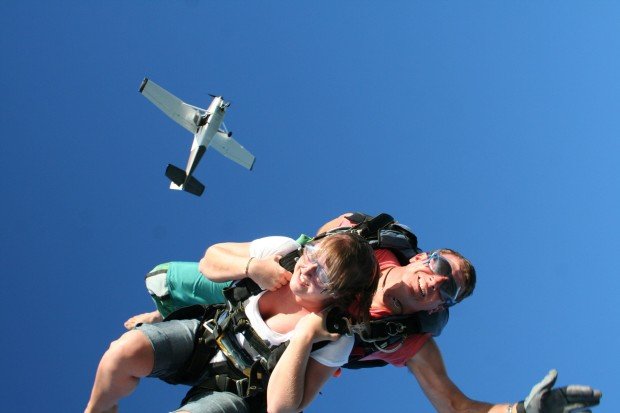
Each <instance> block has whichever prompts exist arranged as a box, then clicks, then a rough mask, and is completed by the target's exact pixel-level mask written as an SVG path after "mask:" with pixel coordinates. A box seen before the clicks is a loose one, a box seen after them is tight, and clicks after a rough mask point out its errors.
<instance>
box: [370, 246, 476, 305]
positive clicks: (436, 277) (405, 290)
mask: <svg viewBox="0 0 620 413" xmlns="http://www.w3.org/2000/svg"><path fill="white" fill-rule="evenodd" d="M441 256H442V257H443V258H444V259H445V260H447V262H448V263H449V264H450V267H451V268H452V276H453V277H454V282H455V283H456V288H460V289H461V290H462V288H463V285H464V281H465V280H464V276H463V273H462V271H461V268H462V261H461V259H459V258H458V257H456V256H454V255H452V254H449V253H445V254H441ZM428 258H429V254H427V253H421V254H418V255H416V256H414V257H413V258H411V260H410V262H409V264H408V265H407V266H406V267H402V268H400V269H399V271H394V270H396V268H395V269H394V270H393V271H391V272H390V273H389V274H388V275H387V277H386V278H385V279H384V280H382V281H385V284H384V287H383V297H382V298H383V299H382V301H383V305H384V306H385V307H387V308H388V309H389V310H390V312H392V313H393V314H412V313H415V312H418V311H428V312H429V313H432V312H435V311H437V310H440V309H442V308H444V307H445V306H446V305H445V304H446V303H450V300H449V299H448V300H447V299H446V290H448V288H446V287H447V286H448V285H449V283H450V282H451V280H450V277H449V276H445V275H440V274H438V272H440V273H441V272H442V271H441V270H440V267H438V266H436V265H433V264H432V263H429V260H428ZM437 270H439V271H437ZM392 273H394V274H392ZM384 277H385V275H384ZM444 283H445V284H446V286H444V288H443V290H444V291H443V293H442V285H443V284H444ZM452 287H454V285H453V286H452ZM450 290H452V291H454V288H451V289H450Z"/></svg>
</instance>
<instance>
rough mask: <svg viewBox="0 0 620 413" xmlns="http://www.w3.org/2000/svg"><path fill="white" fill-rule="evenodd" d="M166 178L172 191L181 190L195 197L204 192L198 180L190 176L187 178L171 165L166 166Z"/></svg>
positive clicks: (179, 169)
mask: <svg viewBox="0 0 620 413" xmlns="http://www.w3.org/2000/svg"><path fill="white" fill-rule="evenodd" d="M166 176H167V177H168V179H170V180H171V181H172V184H173V185H170V187H171V188H172V189H182V190H184V191H186V192H189V193H190V194H194V195H196V196H200V195H202V193H203V192H204V190H205V186H204V185H203V184H202V183H200V181H198V179H196V178H194V177H193V176H191V175H190V176H189V177H188V176H187V175H186V173H185V171H184V170H183V169H181V168H178V167H176V166H174V165H172V164H168V167H167V168H166Z"/></svg>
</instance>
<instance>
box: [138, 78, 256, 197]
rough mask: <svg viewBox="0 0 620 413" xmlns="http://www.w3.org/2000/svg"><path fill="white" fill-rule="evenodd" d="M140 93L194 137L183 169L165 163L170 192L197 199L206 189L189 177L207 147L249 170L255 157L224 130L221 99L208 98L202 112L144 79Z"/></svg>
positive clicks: (223, 102) (223, 103)
mask: <svg viewBox="0 0 620 413" xmlns="http://www.w3.org/2000/svg"><path fill="white" fill-rule="evenodd" d="M140 93H142V94H143V95H144V97H146V98H147V99H148V100H150V101H151V103H153V104H154V105H155V106H157V107H158V108H159V109H161V110H162V111H163V112H164V113H165V114H166V115H168V116H169V117H170V118H171V119H172V120H174V121H175V122H177V123H178V124H179V125H181V126H183V127H184V128H185V129H187V130H188V131H190V132H192V133H193V134H194V142H193V144H192V148H191V150H190V153H189V160H188V161H187V167H186V168H185V170H183V169H181V168H178V167H176V166H174V165H172V164H168V167H167V168H166V176H167V177H168V179H170V180H171V181H172V182H171V184H170V189H176V190H183V191H186V192H189V193H190V194H194V195H197V196H200V195H202V193H203V191H204V189H205V186H204V185H203V184H202V183H200V182H199V181H198V180H197V179H196V178H194V176H193V175H192V174H193V173H194V170H195V169H196V166H198V163H199V162H200V159H201V158H202V155H204V153H205V151H206V150H207V147H209V146H212V147H213V148H215V149H217V151H218V152H220V153H221V154H222V155H224V156H225V157H227V158H229V159H231V160H233V161H235V162H237V163H238V164H239V165H241V166H243V167H245V168H247V169H249V170H252V167H253V166H254V161H255V157H254V155H252V154H251V153H250V152H248V151H247V149H245V148H244V147H243V146H241V145H239V143H237V141H235V140H234V139H233V138H232V137H231V136H232V132H229V131H228V130H227V129H226V126H225V125H224V122H223V121H224V115H225V114H226V109H227V108H228V107H229V106H230V102H226V101H224V99H223V98H222V97H221V96H213V95H210V96H212V97H213V101H211V104H210V105H209V108H208V109H207V110H204V109H201V108H198V107H195V106H192V105H188V104H187V103H185V102H183V101H181V100H180V99H179V98H177V97H176V96H174V95H173V94H171V93H170V92H168V91H167V90H165V89H164V88H162V87H161V86H159V85H157V84H156V83H155V82H153V81H152V80H150V79H148V78H146V77H145V78H144V80H143V81H142V84H141V85H140Z"/></svg>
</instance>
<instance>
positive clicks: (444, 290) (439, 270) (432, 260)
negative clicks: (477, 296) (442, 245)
mask: <svg viewBox="0 0 620 413" xmlns="http://www.w3.org/2000/svg"><path fill="white" fill-rule="evenodd" d="M424 264H426V265H427V266H428V268H430V270H431V271H432V272H433V273H435V274H437V275H441V276H444V277H448V280H447V281H445V282H443V283H441V285H440V286H439V294H440V295H441V299H442V300H443V304H444V305H445V306H446V307H452V306H453V305H455V304H456V303H457V301H456V297H458V295H459V291H461V287H459V285H458V284H457V283H456V280H455V279H454V275H452V266H451V265H450V262H449V261H448V260H447V259H445V258H444V257H443V256H442V255H441V254H440V253H439V251H434V252H432V253H431V254H430V255H429V256H428V258H427V259H426V260H425V261H424Z"/></svg>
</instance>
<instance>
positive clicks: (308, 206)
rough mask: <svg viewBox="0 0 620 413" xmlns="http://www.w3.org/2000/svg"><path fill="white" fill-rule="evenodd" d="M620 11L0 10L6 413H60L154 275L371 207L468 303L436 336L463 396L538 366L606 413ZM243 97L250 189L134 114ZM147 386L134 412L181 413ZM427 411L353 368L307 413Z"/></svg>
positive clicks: (411, 6) (235, 108) (614, 275)
mask: <svg viewBox="0 0 620 413" xmlns="http://www.w3.org/2000/svg"><path fill="white" fill-rule="evenodd" d="M619 21H620V5H619V4H618V3H616V2H611V1H598V2H585V1H581V2H576V1H562V2H560V1H519V2H495V1H472V2H447V1H441V2H428V1H423V2H422V1H420V2H418V1H406V2H405V1H402V2H400V1H394V2H384V3H379V2H370V1H362V2H352V1H343V2H325V1H315V2H285V1H265V2H260V4H259V3H252V2H249V3H248V2H240V1H229V2H221V1H220V2H215V1H209V2H205V1H189V0H188V1H178V2H164V1H131V2H121V1H110V2H77V1H76V2H63V3H54V2H51V3H50V2H43V1H38V2H33V1H20V2H17V1H5V2H2V4H1V5H0V52H1V55H2V62H3V63H2V65H0V75H1V76H0V91H1V94H2V104H1V105H2V111H0V128H1V129H0V130H1V131H2V132H1V133H2V150H1V151H0V160H1V162H2V166H3V170H4V177H3V180H2V184H0V185H1V186H2V194H3V200H2V204H1V206H0V208H1V210H2V216H3V229H2V231H1V232H0V242H1V253H0V256H1V264H2V267H3V269H4V273H5V276H4V277H3V279H4V282H3V287H4V296H5V298H4V302H5V306H6V307H5V311H4V312H3V315H2V320H3V323H4V325H5V326H8V328H7V329H5V331H4V332H3V334H2V338H1V339H0V340H1V341H0V342H1V343H2V350H3V351H2V352H3V357H2V360H3V365H4V370H3V376H4V378H5V380H4V382H5V384H4V385H3V391H2V393H3V394H4V396H3V397H2V399H3V410H7V411H9V410H17V409H19V410H22V411H50V412H74V411H80V410H81V409H82V408H83V407H84V406H85V404H86V401H87V399H88V395H89V392H90V387H91V384H92V380H93V378H94V374H95V370H96V367H97V363H98V361H99V358H100V356H101V355H102V354H103V352H104V351H105V349H106V348H107V346H108V343H109V342H110V341H111V340H113V339H114V338H115V337H117V336H119V335H120V334H121V333H122V332H123V326H122V322H123V321H124V320H125V319H126V318H127V317H129V316H130V315H133V314H136V313H139V312H143V311H147V310H150V309H151V308H152V304H151V302H150V299H149V297H148V296H147V294H146V292H145V289H144V285H143V275H144V274H145V273H146V272H147V271H148V270H149V269H151V268H152V267H153V266H154V265H156V264H158V263H161V262H166V261H169V260H197V259H199V258H200V257H201V255H202V253H203V252H204V250H205V248H206V247H207V246H209V245H211V244H213V243H215V242H220V241H245V240H251V239H253V238H256V237H259V236H264V235H269V234H281V235H290V236H296V235H298V234H299V233H300V232H307V233H308V232H313V231H314V230H316V228H318V227H319V226H320V224H322V223H323V222H324V221H326V220H328V219H330V218H331V217H334V216H336V215H338V214H339V213H341V212H344V211H349V210H361V211H365V212H368V213H373V214H374V213H378V212H381V211H386V212H390V213H392V214H393V215H394V216H396V217H397V218H399V219H400V220H401V221H402V222H405V223H407V224H409V225H410V226H411V227H412V228H413V229H414V230H415V232H416V233H417V234H418V236H419V239H420V243H421V245H422V246H423V247H425V248H428V249H430V248H437V247H441V246H449V247H452V248H455V249H458V250H460V251H462V252H463V253H464V254H465V255H467V256H469V257H470V258H471V259H472V261H474V263H475V264H476V266H477V269H478V274H479V281H478V287H477V289H476V292H475V294H474V296H473V297H472V298H470V299H468V300H467V301H466V302H464V303H463V304H461V305H459V306H458V307H457V308H455V309H454V311H453V312H452V317H451V320H450V323H449V325H448V327H447V328H446V330H445V331H444V334H442V336H441V337H439V339H438V343H439V346H440V347H441V349H442V351H443V354H444V358H445V362H446V364H447V367H448V372H449V374H450V376H451V377H452V379H453V380H454V381H455V382H456V383H457V385H458V386H459V387H460V388H461V389H462V390H463V391H464V392H465V393H466V394H467V395H469V396H470V397H473V398H476V399H479V400H486V401H497V402H499V401H516V400H519V399H523V398H524V397H525V396H526V395H527V394H528V392H529V390H530V387H531V386H532V385H533V384H534V383H535V382H537V381H538V380H539V379H540V378H542V377H543V376H544V374H545V373H546V372H547V371H548V370H549V369H551V368H557V369H558V370H559V381H558V383H560V384H564V385H565V384H569V383H584V384H591V385H593V386H596V387H598V388H600V389H602V390H603V391H604V398H603V404H602V405H601V406H600V407H599V408H598V409H597V412H599V413H602V412H617V411H618V410H620V399H619V396H618V394H617V384H618V378H617V370H618V367H619V366H620V357H619V356H618V351H617V350H618V347H619V345H620V340H619V338H618V337H619V333H618V331H617V330H618V319H619V317H618V316H619V310H618V298H617V292H618V290H620V277H619V275H620V271H619V270H618V268H617V267H618V266H617V265H616V262H617V261H618V259H619V255H618V251H619V250H620V241H619V240H618V231H619V230H620V222H619V218H618V211H619V210H620V205H619V204H620V190H619V182H618V175H619V172H620V170H619V167H618V159H617V158H618V154H619V153H620V143H619V140H618V137H619V136H620V115H619V113H620V87H619V86H620V80H619V79H620V77H619V74H620V55H619V53H620V31H619V30H620V29H619V26H618V22H619ZM144 76H149V77H150V78H151V79H153V80H154V81H156V82H157V83H159V84H160V85H162V86H164V87H165V88H167V89H168V90H170V91H172V92H173V93H175V94H176V95H177V96H179V97H181V98H182V99H184V100H185V101H187V102H189V103H192V104H195V105H198V106H203V107H204V106H206V105H207V104H208V102H209V99H210V98H209V97H208V94H209V93H214V94H221V95H223V96H224V97H225V98H227V99H229V100H231V101H232V106H231V107H230V110H229V112H228V115H227V125H228V127H229V128H230V129H231V130H233V131H234V133H235V137H236V138H237V139H238V140H239V141H240V142H241V143H242V144H243V145H244V146H245V147H246V148H248V149H249V150H251V151H252V152H253V153H254V154H255V155H256V157H257V161H256V165H255V168H254V171H252V172H248V171H246V170H244V169H243V168H241V167H239V166H237V165H236V164H233V163H232V162H229V161H227V160H225V159H224V158H222V157H221V156H220V155H219V154H217V153H216V152H212V151H208V152H207V154H206V155H205V158H203V162H202V164H201V165H200V167H199V169H198V170H197V173H196V176H197V177H198V178H199V179H200V180H201V181H203V182H204V183H205V184H206V187H207V188H206V191H205V194H204V195H203V196H202V197H201V198H196V197H193V196H191V195H189V194H185V193H179V192H176V191H174V192H173V191H170V190H168V189H167V186H168V183H167V180H166V178H165V177H164V174H163V173H164V169H165V166H166V164H167V163H174V164H177V165H181V166H182V165H185V162H186V159H187V153H188V149H189V146H190V145H191V136H190V134H189V133H187V132H186V131H185V130H183V129H182V128H180V127H179V126H178V125H176V124H175V123H173V122H172V121H171V120H170V119H168V118H166V117H165V116H164V115H162V114H161V113H160V112H159V111H158V110H157V109H156V108H155V107H154V106H152V105H151V104H150V103H149V102H148V101H147V100H146V99H144V98H143V97H142V96H140V94H139V93H138V87H139V85H140V82H141V80H142V78H143V77H144ZM184 391H185V389H183V388H180V387H176V388H175V387H171V386H168V385H165V384H162V383H158V382H156V381H155V380H150V379H147V380H145V381H144V382H143V383H142V384H141V386H140V388H139V389H138V391H137V392H136V393H135V394H134V395H133V396H131V397H130V398H129V399H127V400H126V401H124V402H122V404H121V409H122V411H124V412H138V411H154V412H164V411H168V410H171V409H174V408H175V407H176V406H177V403H178V401H179V400H180V399H181V397H182V395H183V394H184ZM375 408H381V409H385V411H416V412H429V411H432V410H433V409H432V406H431V405H430V404H429V403H428V402H427V400H426V398H425V397H424V395H423V394H422V392H421V391H420V390H419V387H418V385H417V383H416V381H415V380H414V379H413V378H412V377H411V376H410V375H409V374H408V373H407V372H406V371H405V370H404V369H396V368H392V367H389V368H383V369H375V370H366V371H362V372H349V371H345V374H343V376H342V377H340V378H338V379H334V380H332V381H331V382H330V383H329V384H328V385H327V386H326V387H325V388H324V390H323V394H322V395H321V396H319V397H318V398H317V400H316V402H315V403H314V405H313V406H312V407H311V408H309V409H307V411H308V412H323V411H334V412H335V411H343V410H346V411H351V412H354V411H370V410H374V409H375Z"/></svg>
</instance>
